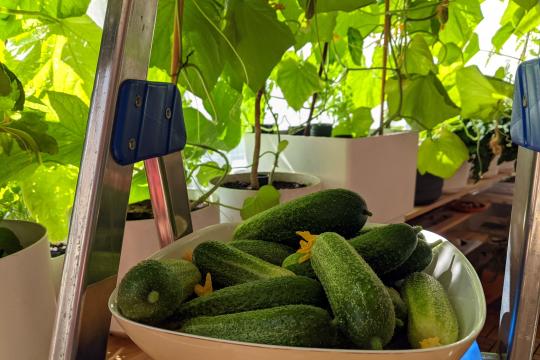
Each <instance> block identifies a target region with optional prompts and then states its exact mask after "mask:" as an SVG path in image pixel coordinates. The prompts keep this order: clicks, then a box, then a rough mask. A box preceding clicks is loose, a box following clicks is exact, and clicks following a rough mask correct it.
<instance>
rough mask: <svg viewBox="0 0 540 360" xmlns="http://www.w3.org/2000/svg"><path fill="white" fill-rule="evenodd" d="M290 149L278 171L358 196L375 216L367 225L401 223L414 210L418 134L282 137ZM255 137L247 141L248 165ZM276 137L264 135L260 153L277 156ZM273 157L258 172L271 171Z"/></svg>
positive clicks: (269, 157) (281, 159)
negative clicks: (308, 176) (311, 178)
mask: <svg viewBox="0 0 540 360" xmlns="http://www.w3.org/2000/svg"><path fill="white" fill-rule="evenodd" d="M281 139H282V140H287V141H288V142H289V145H288V146H287V148H286V149H285V151H284V152H283V154H282V156H281V158H280V162H279V167H278V168H279V169H281V170H285V171H294V172H305V173H309V174H313V175H315V176H317V177H319V178H320V179H321V182H322V183H323V186H324V188H326V189H329V188H345V189H349V190H352V191H354V192H357V193H358V194H360V195H361V196H362V197H363V198H364V199H365V200H366V202H367V205H368V208H369V210H370V211H371V212H372V213H373V216H372V217H371V218H370V221H373V222H381V223H388V222H399V221H402V220H403V218H404V216H405V214H407V213H409V212H410V211H412V209H413V207H414V189H415V183H416V159H417V152H418V134H417V133H413V132H402V133H393V134H387V135H384V136H371V137H366V138H359V139H346V138H330V137H314V136H293V135H283V136H281ZM253 140H254V137H253V134H247V135H246V136H245V144H246V156H247V158H248V159H247V160H248V163H251V154H252V149H253ZM276 146H277V136H276V135H272V134H265V135H263V136H262V144H261V153H264V152H265V151H275V150H276ZM272 162H273V157H272V156H270V155H266V156H263V157H262V158H261V170H264V171H267V170H268V169H270V168H271V166H272Z"/></svg>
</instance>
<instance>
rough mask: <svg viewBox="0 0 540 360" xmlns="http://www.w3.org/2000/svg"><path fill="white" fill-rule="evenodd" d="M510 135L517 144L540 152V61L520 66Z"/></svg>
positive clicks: (517, 74) (532, 61)
mask: <svg viewBox="0 0 540 360" xmlns="http://www.w3.org/2000/svg"><path fill="white" fill-rule="evenodd" d="M510 135H511V136H512V142H514V143H515V144H517V145H520V146H523V147H525V148H528V149H531V150H535V151H540V59H535V60H529V61H526V62H524V63H522V64H520V65H519V66H518V69H517V73H516V82H515V85H514V103H513V106H512V123H511V125H510Z"/></svg>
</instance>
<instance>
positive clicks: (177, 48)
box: [170, 0, 184, 84]
mask: <svg viewBox="0 0 540 360" xmlns="http://www.w3.org/2000/svg"><path fill="white" fill-rule="evenodd" d="M183 16H184V0H177V2H176V12H175V14H174V34H173V48H172V54H171V69H170V70H171V82H172V83H173V84H176V83H178V75H179V73H180V66H181V63H182V19H183Z"/></svg>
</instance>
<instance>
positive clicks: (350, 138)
mask: <svg viewBox="0 0 540 360" xmlns="http://www.w3.org/2000/svg"><path fill="white" fill-rule="evenodd" d="M418 133H419V132H418V131H416V130H403V131H395V132H388V133H384V134H383V135H379V134H376V135H368V136H363V137H356V138H353V137H339V136H313V135H310V136H306V135H293V134H281V136H287V137H288V138H289V137H290V138H314V139H335V140H338V141H343V140H344V141H347V140H348V141H351V140H352V141H359V140H364V139H369V138H378V137H386V136H392V135H404V134H418ZM246 134H248V135H253V134H254V133H246ZM262 135H263V136H277V135H276V134H264V133H263V134H262Z"/></svg>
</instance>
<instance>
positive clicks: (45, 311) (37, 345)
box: [0, 220, 56, 360]
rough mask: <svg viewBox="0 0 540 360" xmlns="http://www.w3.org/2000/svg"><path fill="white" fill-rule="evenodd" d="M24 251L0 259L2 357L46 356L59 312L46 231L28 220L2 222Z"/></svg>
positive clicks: (31, 359)
mask: <svg viewBox="0 0 540 360" xmlns="http://www.w3.org/2000/svg"><path fill="white" fill-rule="evenodd" d="M0 227H5V228H9V229H10V230H11V231H13V232H14V233H15V235H17V237H18V239H19V241H20V242H21V245H22V246H23V247H24V249H23V250H21V251H18V252H16V253H14V254H11V255H9V256H7V257H4V258H2V259H0V287H1V289H2V290H1V295H0V319H1V320H0V359H17V360H36V359H46V358H47V356H48V353H49V344H50V341H51V334H52V330H53V326H54V318H55V315H56V294H55V290H54V283H53V279H52V275H51V264H50V248H49V240H48V239H47V231H46V230H45V228H44V227H43V226H41V225H39V224H35V223H31V222H26V221H11V220H2V221H0Z"/></svg>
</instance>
